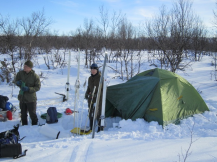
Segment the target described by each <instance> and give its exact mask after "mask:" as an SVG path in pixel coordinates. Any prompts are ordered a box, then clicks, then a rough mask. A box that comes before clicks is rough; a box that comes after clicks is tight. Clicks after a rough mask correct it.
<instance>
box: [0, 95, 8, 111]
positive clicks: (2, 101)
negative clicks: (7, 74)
mask: <svg viewBox="0 0 217 162" xmlns="http://www.w3.org/2000/svg"><path fill="white" fill-rule="evenodd" d="M8 100H9V98H8V97H7V96H2V95H0V108H2V109H3V110H5V105H6V102H7V101H8Z"/></svg>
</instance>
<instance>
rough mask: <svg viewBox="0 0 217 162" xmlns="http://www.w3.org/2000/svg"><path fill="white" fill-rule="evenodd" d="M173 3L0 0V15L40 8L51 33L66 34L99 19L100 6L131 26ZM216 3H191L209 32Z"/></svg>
mask: <svg viewBox="0 0 217 162" xmlns="http://www.w3.org/2000/svg"><path fill="white" fill-rule="evenodd" d="M174 1H175V0H0V14H1V15H2V16H10V18H11V19H16V18H23V17H30V16H31V14H32V13H33V12H39V11H42V10H43V9H44V13H45V16H46V17H47V18H48V19H52V21H53V23H52V24H51V26H50V29H51V30H52V31H57V32H58V34H68V33H69V32H70V31H75V30H76V29H77V28H79V27H82V26H83V24H84V20H85V19H88V20H91V19H92V20H93V21H94V22H97V20H99V16H100V14H99V8H100V7H101V6H103V7H104V8H105V9H107V10H108V12H109V13H110V15H111V14H112V13H113V12H114V11H115V12H119V11H121V13H122V14H125V15H126V17H127V19H128V20H129V21H130V22H132V24H133V25H134V26H138V25H139V24H141V23H143V22H144V21H145V20H147V19H150V18H151V17H152V16H154V15H156V14H157V13H158V12H159V8H160V7H161V6H162V5H165V6H166V7H167V8H168V9H169V8H171V6H172V4H173V2H174ZM216 2H217V0H193V6H192V9H193V11H194V12H195V13H196V14H197V15H199V16H200V18H201V19H202V20H203V22H204V24H205V26H206V27H207V29H208V30H209V31H211V30H213V20H214V19H213V17H214V16H213V10H215V9H217V6H216V4H215V3H216Z"/></svg>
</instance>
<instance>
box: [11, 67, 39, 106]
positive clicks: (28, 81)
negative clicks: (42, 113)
mask: <svg viewBox="0 0 217 162" xmlns="http://www.w3.org/2000/svg"><path fill="white" fill-rule="evenodd" d="M19 80H21V81H22V82H24V83H25V86H27V87H29V91H28V92H24V93H23V95H22V94H19V95H18V100H19V101H20V102H24V103H29V102H36V100H37V96H36V92H37V91H39V90H40V88H41V82H40V78H39V76H38V75H37V74H36V73H35V71H34V70H31V71H30V72H29V73H26V72H25V71H23V70H22V71H20V72H18V73H17V75H16V79H15V82H16V81H19ZM20 88H21V87H20Z"/></svg>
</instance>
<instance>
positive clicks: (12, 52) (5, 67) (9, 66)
mask: <svg viewBox="0 0 217 162" xmlns="http://www.w3.org/2000/svg"><path fill="white" fill-rule="evenodd" d="M0 35H1V37H0V42H1V52H3V53H4V54H7V56H9V59H6V58H5V59H4V60H3V61H1V65H2V66H1V68H2V69H1V70H2V72H3V74H2V75H4V76H5V78H6V80H7V82H8V83H9V82H10V81H11V78H12V77H9V75H11V74H13V75H16V67H15V64H16V63H17V61H18V58H17V55H16V51H17V40H18V39H17V35H18V23H17V21H11V20H10V18H9V17H6V18H4V17H3V16H1V15H0ZM10 73H11V74H10ZM2 77H3V76H2Z"/></svg>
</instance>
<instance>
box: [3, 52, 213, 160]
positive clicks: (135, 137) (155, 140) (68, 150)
mask: <svg viewBox="0 0 217 162" xmlns="http://www.w3.org/2000/svg"><path fill="white" fill-rule="evenodd" d="M76 55H77V53H75V52H74V53H72V61H71V71H70V83H71V85H70V86H71V89H70V93H69V98H70V100H69V101H67V102H62V97H61V96H60V95H57V94H55V92H58V93H63V94H65V84H66V81H67V67H65V68H63V69H54V70H48V69H47V68H46V66H45V65H44V61H43V58H42V57H41V56H38V62H39V65H40V66H36V67H34V70H35V71H36V73H40V72H43V73H44V74H45V75H46V77H47V79H43V81H42V86H41V90H40V91H39V92H37V97H38V103H37V115H38V118H39V123H40V124H44V123H45V120H44V119H42V118H40V115H41V114H43V113H46V111H47V108H48V107H51V106H55V107H56V108H57V111H58V112H60V113H63V116H62V118H59V121H58V123H55V124H49V125H48V124H45V125H43V126H32V125H31V124H29V125H27V126H20V128H19V132H20V136H21V137H24V136H26V137H25V138H24V139H23V140H22V141H20V143H21V144H22V149H23V150H26V149H28V151H27V155H26V156H25V157H22V158H20V159H17V160H16V161H28V162H30V161H33V162H34V161H40V162H41V161H46V162H47V161H52V162H59V161H64V162H67V161H73V162H85V161H86V162H102V161H104V162H107V161H108V162H110V161H114V162H122V161H123V162H128V161H129V162H131V161H136V162H137V161H138V162H140V161H141V162H144V161H146V162H159V161H160V162H169V161H171V162H174V161H184V157H185V156H186V152H187V150H188V148H189V146H190V144H191V147H190V151H189V153H191V154H189V156H188V157H187V161H191V162H194V161H195V162H205V161H206V162H209V161H210V162H213V161H217V95H216V88H217V82H216V81H214V79H213V78H214V77H211V72H212V71H213V70H214V67H213V66H211V60H212V57H211V56H204V57H203V59H202V61H200V62H194V63H193V64H192V66H191V68H189V69H187V70H186V71H185V72H182V71H177V73H178V74H179V75H181V76H182V77H184V78H185V79H186V80H188V81H189V82H190V83H191V84H192V85H193V86H194V87H195V88H196V89H197V90H198V91H199V92H200V95H201V96H202V98H203V99H204V101H205V102H206V104H207V106H208V107H209V109H210V111H207V112H205V113H203V114H197V115H194V116H193V117H189V118H186V119H184V120H182V121H181V123H180V125H174V124H169V125H167V126H166V127H164V128H162V126H161V125H158V123H157V122H150V123H148V122H146V121H144V120H143V119H137V120H136V121H132V120H121V118H107V119H106V128H105V131H103V132H99V133H96V134H95V138H94V139H92V136H91V135H83V136H79V135H73V134H71V132H70V130H71V129H73V121H74V117H75V118H76V121H77V122H76V123H75V127H77V126H79V125H80V122H81V125H82V126H84V125H85V122H86V119H87V112H88V108H87V102H86V101H84V108H83V110H82V104H83V98H84V93H85V91H86V87H85V88H83V86H82V85H83V83H84V82H85V80H87V78H88V77H89V75H90V71H89V70H88V69H86V68H85V67H84V62H81V65H80V66H81V67H80V83H81V88H80V101H79V103H78V111H79V113H77V114H76V115H75V114H74V115H75V116H74V115H65V114H64V111H65V109H66V108H71V109H74V96H75V94H74V93H75V92H74V83H75V80H76V77H77V62H76V59H75V57H76ZM5 57H7V56H6V55H0V60H3V58H5ZM82 58H84V56H82ZM143 59H144V61H146V60H147V58H146V57H145V56H144V58H143ZM81 60H83V59H81ZM98 63H99V64H102V62H98ZM109 65H110V66H113V67H115V64H114V63H111V64H109ZM152 68H154V67H151V66H149V64H148V62H145V63H144V64H143V66H142V70H147V69H152ZM117 75H118V74H115V72H114V71H113V70H111V69H110V70H109V72H108V82H109V85H114V84H119V83H123V82H125V81H122V80H121V79H118V78H117V77H116V78H115V79H114V78H113V77H114V76H117ZM0 84H1V86H0V94H1V95H5V96H8V97H9V101H10V102H11V103H12V104H13V105H15V106H16V107H17V108H18V107H19V106H18V105H19V102H18V100H17V98H16V96H17V94H18V91H19V89H18V87H14V88H13V91H12V87H11V86H9V85H8V84H6V83H0ZM18 112H19V110H17V111H16V113H15V114H14V115H13V120H11V121H9V120H8V121H6V122H0V132H2V131H5V130H9V129H12V128H13V126H14V125H16V124H18V123H20V118H19V113H18ZM82 112H83V113H82ZM81 116H82V121H81V120H80V119H81ZM88 122H89V121H88ZM88 125H89V124H88ZM42 129H44V130H42ZM45 130H48V131H47V132H46V131H45ZM58 131H60V132H61V133H60V136H59V138H58V139H55V137H56V132H58ZM43 132H46V133H43ZM191 140H192V143H191ZM0 161H13V159H12V158H1V159H0Z"/></svg>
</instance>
